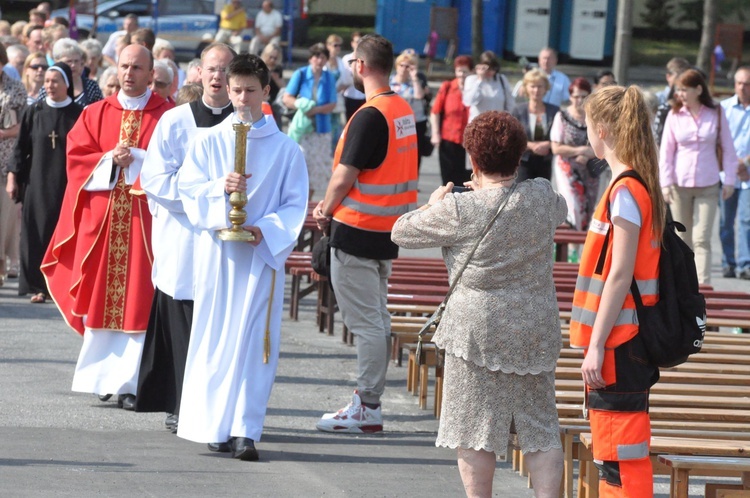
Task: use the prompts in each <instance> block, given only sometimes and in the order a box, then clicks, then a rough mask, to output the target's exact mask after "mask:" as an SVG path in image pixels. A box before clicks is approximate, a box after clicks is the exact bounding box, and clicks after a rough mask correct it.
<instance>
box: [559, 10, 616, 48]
mask: <svg viewBox="0 0 750 498" xmlns="http://www.w3.org/2000/svg"><path fill="white" fill-rule="evenodd" d="M560 24H561V29H560V46H559V52H560V54H561V55H562V56H563V57H566V58H570V59H580V60H588V61H597V62H601V61H610V60H611V59H612V56H613V54H614V47H615V34H616V30H617V0H564V5H563V11H562V22H561V23H560Z"/></svg>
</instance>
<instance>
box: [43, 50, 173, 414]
mask: <svg viewBox="0 0 750 498" xmlns="http://www.w3.org/2000/svg"><path fill="white" fill-rule="evenodd" d="M117 76H118V80H119V82H120V87H121V90H120V91H119V92H118V93H117V94H115V95H112V96H110V97H108V98H107V99H105V100H102V101H100V102H97V103H95V104H92V105H90V106H88V107H87V108H86V109H85V110H84V111H83V113H82V114H81V116H80V118H79V119H78V121H77V122H76V124H75V126H74V127H73V129H72V130H71V131H70V133H69V134H68V138H67V156H68V162H67V174H68V186H67V188H66V190H65V197H64V200H63V205H62V211H61V213H60V218H59V221H58V224H57V227H56V229H55V233H54V235H53V237H52V242H51V243H50V245H49V247H48V248H47V253H46V254H45V256H44V261H43V262H42V272H43V273H44V276H45V278H46V279H47V285H48V287H49V291H50V295H51V297H52V298H53V299H54V301H55V303H56V304H57V306H58V308H59V309H60V312H61V313H62V315H63V317H64V318H65V320H66V322H67V323H68V325H70V326H71V327H72V328H73V329H75V330H76V331H77V332H78V333H79V334H82V335H83V346H82V348H81V353H80V355H79V357H78V363H77V365H76V371H75V376H74V378H73V390H74V391H80V392H89V393H96V394H99V395H102V396H104V395H109V394H118V395H120V396H119V401H120V402H121V403H122V404H123V407H124V408H128V409H133V407H134V404H135V398H134V395H133V394H134V393H135V392H136V384H137V382H138V367H139V365H140V358H141V351H142V348H143V339H144V336H145V332H146V326H147V325H148V316H149V310H150V303H151V299H152V297H153V293H154V288H153V285H152V283H151V264H152V261H153V256H152V254H151V215H150V213H149V210H148V204H147V201H146V196H145V194H144V192H143V191H142V190H141V189H140V182H139V175H140V171H141V167H142V166H143V158H144V156H145V153H146V148H147V147H148V142H149V140H150V138H151V133H152V132H153V130H154V128H155V126H156V123H157V122H158V121H159V118H160V117H161V115H162V114H164V112H165V111H167V110H169V109H170V108H171V107H172V104H170V103H167V102H166V101H165V100H164V99H162V98H161V97H159V96H158V95H156V94H152V93H151V90H149V88H148V86H149V83H150V82H151V79H152V78H153V57H152V56H151V53H150V52H149V51H148V50H147V49H145V48H144V47H142V46H139V45H129V46H127V47H125V48H124V49H123V51H122V52H121V54H120V58H119V59H118V67H117Z"/></svg>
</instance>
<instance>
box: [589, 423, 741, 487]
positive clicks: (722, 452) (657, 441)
mask: <svg viewBox="0 0 750 498" xmlns="http://www.w3.org/2000/svg"><path fill="white" fill-rule="evenodd" d="M579 439H580V443H579V448H578V458H579V462H580V466H579V470H578V490H579V491H578V493H579V496H581V497H583V498H598V486H599V475H598V474H599V473H598V471H597V469H596V467H595V466H594V465H593V456H592V453H591V434H589V433H583V434H581V435H580V436H579ZM748 452H750V441H734V440H729V439H698V438H684V437H662V436H653V437H652V438H651V455H652V460H654V462H655V465H654V474H670V473H671V470H669V469H665V468H664V467H662V466H660V465H659V461H658V460H657V458H656V456H657V455H659V454H663V453H678V454H685V455H698V456H704V457H705V456H712V457H730V458H740V457H743V456H744V455H748V454H750V453H748ZM716 470H717V471H716V472H714V473H709V472H707V471H704V472H706V475H717V474H719V475H735V476H742V475H743V471H734V470H728V469H721V470H720V471H719V469H716ZM685 496H687V495H685Z"/></svg>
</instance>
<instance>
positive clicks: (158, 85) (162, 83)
mask: <svg viewBox="0 0 750 498" xmlns="http://www.w3.org/2000/svg"><path fill="white" fill-rule="evenodd" d="M171 84H172V82H171V81H168V82H165V81H157V80H154V86H155V87H156V88H167V87H168V86H169V85H171Z"/></svg>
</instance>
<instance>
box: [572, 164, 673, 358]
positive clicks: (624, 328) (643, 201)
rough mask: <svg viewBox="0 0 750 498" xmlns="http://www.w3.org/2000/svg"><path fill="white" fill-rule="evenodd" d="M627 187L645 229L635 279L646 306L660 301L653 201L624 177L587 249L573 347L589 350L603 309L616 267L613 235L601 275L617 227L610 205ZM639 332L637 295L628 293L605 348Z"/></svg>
mask: <svg viewBox="0 0 750 498" xmlns="http://www.w3.org/2000/svg"><path fill="white" fill-rule="evenodd" d="M624 186H627V188H628V190H629V191H630V193H631V195H632V196H633V198H634V199H635V201H636V202H637V203H638V207H639V208H640V212H641V230H640V233H639V236H638V252H637V254H636V258H635V269H634V277H635V281H636V284H637V285H638V290H639V291H640V293H641V298H642V300H643V304H644V305H646V306H652V305H654V304H655V303H657V302H658V301H659V255H660V244H659V242H658V240H657V239H656V238H655V237H654V233H653V230H652V210H651V199H650V197H649V196H648V192H647V191H646V188H645V187H644V186H643V185H642V184H641V183H640V182H639V181H638V180H636V179H634V178H624V179H622V180H620V181H618V182H617V185H610V187H609V188H608V189H607V191H606V193H605V195H604V196H603V197H602V199H601V201H599V205H598V206H597V207H596V211H595V212H594V217H593V219H592V220H591V224H590V226H589V233H588V235H587V236H586V243H585V245H584V247H583V255H582V256H581V263H580V268H579V271H578V280H577V281H576V290H575V294H574V295H573V312H572V315H571V321H570V345H571V346H572V347H577V348H586V347H588V345H589V341H590V340H591V332H592V328H593V326H594V321H595V320H596V314H597V312H598V310H599V302H600V301H601V297H602V290H603V289H604V282H606V280H607V276H608V275H609V270H610V267H611V266H612V246H613V241H612V235H611V234H610V237H609V239H610V240H609V243H608V246H607V253H606V258H605V260H604V265H603V268H602V269H601V272H600V273H598V272H597V271H596V270H597V263H598V262H599V256H600V253H601V250H602V246H603V245H604V242H605V236H606V234H607V232H608V231H611V230H612V228H613V225H612V224H611V223H610V221H609V220H608V219H607V203H611V202H612V200H613V199H614V193H615V191H616V190H617V189H620V188H623V187H624ZM637 333H638V316H637V314H636V309H635V302H634V301H633V296H632V295H631V294H630V292H628V295H627V296H626V297H625V302H624V303H623V306H622V309H621V310H620V314H619V315H618V316H617V320H616V321H615V324H614V326H613V327H612V331H611V333H610V334H609V337H608V338H607V341H606V343H605V348H607V349H611V348H615V347H617V346H619V345H620V344H623V343H625V342H627V341H629V340H630V339H632V338H633V337H635V335H636V334H637Z"/></svg>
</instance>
